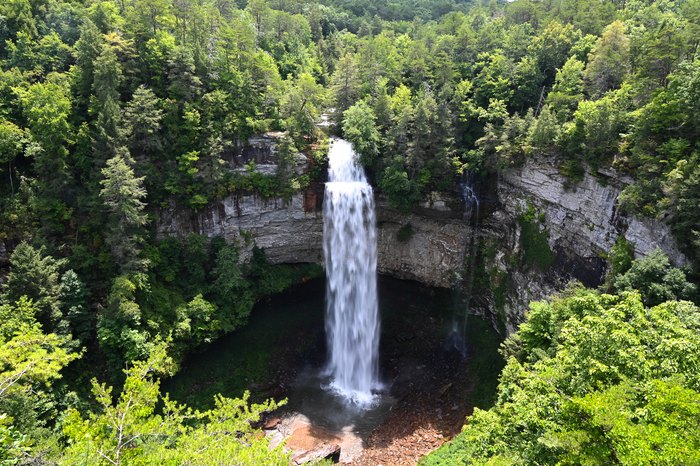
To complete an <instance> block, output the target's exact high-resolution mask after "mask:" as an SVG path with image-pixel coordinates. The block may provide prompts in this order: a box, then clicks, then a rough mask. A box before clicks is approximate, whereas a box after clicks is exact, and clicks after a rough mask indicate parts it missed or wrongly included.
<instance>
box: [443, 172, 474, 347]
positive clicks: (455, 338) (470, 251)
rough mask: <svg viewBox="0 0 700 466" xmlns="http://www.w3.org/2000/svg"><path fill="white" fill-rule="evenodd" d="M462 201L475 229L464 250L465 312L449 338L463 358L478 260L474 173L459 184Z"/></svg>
mask: <svg viewBox="0 0 700 466" xmlns="http://www.w3.org/2000/svg"><path fill="white" fill-rule="evenodd" d="M459 187H460V191H461V194H462V200H463V201H464V205H465V207H466V212H465V214H464V218H465V220H466V221H467V223H468V224H469V225H470V226H471V227H473V231H474V233H473V234H472V235H471V237H470V238H469V244H468V245H467V247H466V248H465V249H464V254H465V258H464V260H465V263H467V265H468V272H467V276H466V277H462V280H463V281H462V286H463V287H464V292H465V293H464V298H463V300H464V312H463V313H462V314H461V315H458V314H455V315H454V316H453V317H452V331H451V333H450V336H449V338H448V346H449V347H450V348H451V349H455V350H457V351H459V352H460V353H461V354H462V356H466V355H467V344H466V338H465V337H466V334H467V320H468V319H469V310H470V304H471V298H472V292H473V287H474V269H475V267H474V266H475V264H474V261H475V259H476V252H477V250H476V248H477V241H476V231H477V229H478V228H479V196H478V194H477V192H476V188H475V186H474V173H473V172H471V171H466V172H465V173H464V174H463V175H462V180H461V181H460V183H459Z"/></svg>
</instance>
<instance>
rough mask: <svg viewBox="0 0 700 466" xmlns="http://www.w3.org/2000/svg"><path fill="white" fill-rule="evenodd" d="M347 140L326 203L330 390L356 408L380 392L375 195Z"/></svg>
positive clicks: (337, 155) (335, 159)
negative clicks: (373, 392)
mask: <svg viewBox="0 0 700 466" xmlns="http://www.w3.org/2000/svg"><path fill="white" fill-rule="evenodd" d="M355 159H356V155H355V152H354V151H353V150H352V146H351V144H350V143H349V142H347V141H344V140H342V139H334V140H333V141H332V144H331V149H330V153H329V155H328V162H329V168H328V175H329V176H328V178H329V181H328V183H326V194H325V198H324V201H323V253H324V257H325V265H326V275H327V277H328V278H327V283H328V284H327V289H326V334H327V338H328V348H329V353H330V359H329V362H328V373H329V375H330V376H331V388H332V389H333V390H335V391H337V392H338V393H340V394H341V395H342V396H344V397H345V398H347V399H348V400H349V401H351V402H352V403H354V404H357V405H359V406H366V405H368V404H370V403H371V402H372V399H373V395H372V391H373V390H377V389H379V388H380V384H379V380H378V379H379V369H378V361H377V359H378V352H379V315H378V309H377V233H376V219H375V213H374V195H373V193H372V187H371V186H370V185H369V183H367V179H366V178H365V174H364V171H363V170H362V167H360V166H359V165H358V164H357V162H356V160H355Z"/></svg>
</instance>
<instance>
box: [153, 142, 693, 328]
mask: <svg viewBox="0 0 700 466" xmlns="http://www.w3.org/2000/svg"><path fill="white" fill-rule="evenodd" d="M269 139H270V140H271V141H274V138H269ZM254 142H255V143H256V144H257V146H256V148H255V154H254V155H255V158H257V159H260V161H269V160H271V157H269V156H267V155H265V151H266V150H270V147H273V143H272V142H270V143H269V144H268V146H265V145H264V144H262V143H261V142H260V141H258V140H255V141H254ZM263 142H264V141H263ZM268 142H269V141H268ZM261 144H262V145H261ZM266 147H267V149H266ZM626 183H627V181H626V180H624V179H623V178H622V177H619V176H617V175H616V174H615V173H613V172H599V173H598V174H597V176H592V175H590V174H586V175H585V176H584V178H583V180H582V181H581V182H579V183H577V184H576V185H573V186H572V185H571V183H569V182H568V180H567V178H565V177H564V176H562V175H561V174H560V173H559V171H558V169H557V167H556V165H555V164H554V163H553V162H549V161H546V160H545V161H543V160H539V161H537V162H534V161H528V162H527V163H526V164H525V165H524V166H523V167H520V168H518V169H510V170H507V171H504V172H503V173H501V174H500V175H499V178H498V179H491V180H482V182H481V183H480V185H479V186H477V188H478V189H479V191H480V195H481V197H482V209H481V215H480V220H479V226H478V228H474V227H473V222H470V221H469V220H468V219H467V217H468V216H467V215H465V205H464V203H463V202H462V201H461V199H460V198H459V196H458V195H457V193H455V194H452V195H450V194H440V195H438V194H433V195H431V196H430V199H427V200H426V201H425V202H424V203H423V204H422V205H421V206H419V207H416V208H414V209H413V210H412V211H411V212H410V213H404V212H400V211H397V210H395V209H392V208H391V207H389V205H388V204H387V202H386V201H385V200H384V199H382V198H381V197H380V198H379V199H378V200H377V226H378V232H377V236H378V269H379V271H380V272H381V273H384V274H388V275H392V276H395V277H398V278H404V279H411V280H416V281H419V282H422V283H425V284H427V285H431V286H438V287H458V286H461V285H463V284H464V279H465V277H469V276H473V277H474V280H473V283H474V286H473V287H472V294H473V299H472V308H473V310H474V311H475V312H479V313H483V314H486V315H490V316H491V317H492V318H493V320H494V323H496V324H497V325H498V326H499V327H500V328H501V329H503V330H505V331H506V332H509V331H512V330H513V329H514V328H515V326H516V325H517V323H518V322H519V321H520V320H521V319H522V316H523V312H524V310H525V309H526V306H527V304H528V302H529V301H531V300H534V299H541V298H543V297H544V296H546V295H547V294H548V293H550V292H552V291H555V290H558V289H561V288H562V287H563V286H564V284H565V283H566V282H568V281H569V280H570V279H577V280H579V281H581V282H583V283H584V284H586V285H589V286H595V285H598V284H600V283H601V282H602V280H603V279H604V275H605V271H606V261H605V254H606V253H607V252H608V251H609V250H610V248H611V247H612V245H613V244H614V243H615V241H616V239H617V237H618V235H621V234H622V235H624V237H625V238H626V239H627V240H629V241H630V242H631V243H633V244H634V248H635V254H636V255H637V256H643V255H645V254H647V253H649V252H650V251H652V250H654V249H655V248H657V247H658V248H661V249H662V250H664V251H665V252H666V254H668V255H669V257H670V258H671V260H672V261H673V262H674V263H675V264H676V265H681V264H684V263H685V262H686V259H685V257H684V256H683V254H682V253H681V252H680V251H679V249H678V247H677V245H676V244H675V242H674V239H673V237H672V235H671V232H670V229H669V228H668V226H666V225H665V224H664V223H662V222H660V221H656V220H652V219H640V218H636V217H633V216H626V215H623V214H621V213H619V212H618V209H617V198H618V196H619V194H620V191H621V190H622V188H623V187H624V186H625V184H626ZM322 203H323V185H322V184H320V183H318V184H315V185H312V186H311V188H309V189H308V190H306V191H305V192H301V193H298V194H295V195H294V196H292V197H291V198H290V199H287V200H285V199H265V198H262V197H260V196H256V195H252V194H239V195H230V196H228V197H226V198H224V199H223V200H220V201H217V202H213V203H212V204H210V205H209V206H207V207H206V208H204V209H202V210H200V211H198V212H193V211H190V210H188V209H177V208H175V207H174V206H173V207H171V208H168V209H163V210H162V211H160V212H159V216H160V220H159V224H158V234H159V236H161V237H164V236H180V237H183V236H186V235H187V234H189V233H191V232H195V233H200V234H204V235H206V236H209V237H215V236H222V237H224V238H225V239H226V240H228V241H231V242H236V243H237V244H239V245H240V247H241V252H242V256H243V257H244V258H245V257H246V256H247V255H248V254H250V251H251V250H252V248H253V246H254V245H257V246H258V247H261V248H263V249H264V250H265V252H266V254H267V257H268V259H269V260H270V261H271V262H272V263H304V262H306V263H308V262H313V263H322V238H323V221H322V209H321V207H322ZM526 214H529V218H530V219H532V218H534V220H530V227H529V230H528V231H527V232H526V236H523V228H524V220H523V218H524V216H525V215H526ZM470 223H472V225H470ZM533 225H534V226H533ZM533 228H534V231H535V232H536V233H534V234H535V235H536V236H539V238H540V244H536V243H537V241H535V240H537V238H534V239H533V238H532V235H533ZM528 235H529V236H528ZM521 236H522V237H521ZM472 239H475V240H476V246H475V247H473V246H472V243H471V241H472ZM530 243H532V244H530ZM545 244H546V246H544V245H545ZM535 246H537V247H538V248H539V250H535V251H534V252H533V251H532V250H528V248H533V247H535ZM543 249H549V251H542V250H543ZM474 251H476V256H477V258H476V259H477V260H473V258H471V257H470V255H472V253H473V252H474ZM537 254H540V255H543V254H544V255H546V256H547V257H546V258H544V259H546V260H544V259H543V260H541V261H539V263H538V257H537ZM470 267H472V268H473V269H474V270H473V273H471V274H470V273H468V272H469V268H470ZM460 277H461V278H460Z"/></svg>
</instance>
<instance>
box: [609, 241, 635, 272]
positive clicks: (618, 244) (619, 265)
mask: <svg viewBox="0 0 700 466" xmlns="http://www.w3.org/2000/svg"><path fill="white" fill-rule="evenodd" d="M633 260H634V244H632V243H631V242H629V241H627V239H626V238H625V236H624V235H620V236H618V237H617V239H616V240H615V244H614V245H613V247H612V248H611V249H610V252H609V253H608V262H610V271H609V274H608V276H609V277H617V276H618V275H622V274H623V273H625V272H627V271H628V270H629V269H630V267H631V266H632V261H633Z"/></svg>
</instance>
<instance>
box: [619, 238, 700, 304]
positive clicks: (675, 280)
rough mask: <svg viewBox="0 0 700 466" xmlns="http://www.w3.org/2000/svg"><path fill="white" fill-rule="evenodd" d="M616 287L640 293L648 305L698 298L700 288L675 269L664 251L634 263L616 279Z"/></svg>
mask: <svg viewBox="0 0 700 466" xmlns="http://www.w3.org/2000/svg"><path fill="white" fill-rule="evenodd" d="M621 272H622V271H621ZM613 288H614V289H615V290H616V291H623V290H624V291H631V290H638V291H639V292H640V293H641V295H642V300H643V301H644V304H646V305H647V306H655V305H657V304H661V303H662V302H664V301H671V300H680V299H687V300H694V299H697V286H696V285H695V284H693V283H691V282H689V281H688V279H687V278H686V274H685V272H684V271H683V270H682V269H679V268H676V267H673V266H672V265H671V263H670V261H669V259H668V256H666V254H664V253H663V252H662V251H661V250H660V249H656V250H654V251H652V252H651V253H650V254H649V255H648V256H646V257H644V258H642V259H638V260H635V261H634V262H632V263H631V264H630V265H629V268H628V270H627V271H625V272H624V273H620V274H619V275H617V276H616V277H615V278H614V279H613Z"/></svg>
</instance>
